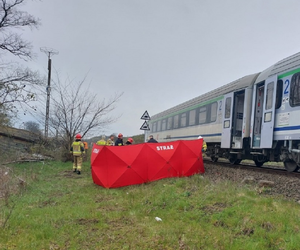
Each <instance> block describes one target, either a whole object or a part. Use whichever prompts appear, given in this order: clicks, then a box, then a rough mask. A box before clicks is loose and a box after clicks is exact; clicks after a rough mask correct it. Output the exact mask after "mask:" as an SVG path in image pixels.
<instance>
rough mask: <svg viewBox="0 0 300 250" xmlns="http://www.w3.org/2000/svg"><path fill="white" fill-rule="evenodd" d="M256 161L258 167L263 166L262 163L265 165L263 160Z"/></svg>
mask: <svg viewBox="0 0 300 250" xmlns="http://www.w3.org/2000/svg"><path fill="white" fill-rule="evenodd" d="M254 162H255V165H256V167H261V166H262V165H264V162H263V161H258V160H255V161H254Z"/></svg>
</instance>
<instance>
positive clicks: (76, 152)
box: [70, 134, 85, 174]
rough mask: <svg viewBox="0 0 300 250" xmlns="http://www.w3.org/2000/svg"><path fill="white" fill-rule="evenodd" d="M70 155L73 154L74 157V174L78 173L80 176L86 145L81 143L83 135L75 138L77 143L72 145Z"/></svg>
mask: <svg viewBox="0 0 300 250" xmlns="http://www.w3.org/2000/svg"><path fill="white" fill-rule="evenodd" d="M70 153H72V154H73V157H74V162H73V172H77V174H80V172H81V166H82V156H83V155H84V154H85V151H84V144H83V143H82V141H81V134H77V135H76V136H75V141H74V142H73V143H72V146H71V148H70Z"/></svg>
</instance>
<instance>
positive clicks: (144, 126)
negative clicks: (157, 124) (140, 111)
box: [140, 121, 150, 130]
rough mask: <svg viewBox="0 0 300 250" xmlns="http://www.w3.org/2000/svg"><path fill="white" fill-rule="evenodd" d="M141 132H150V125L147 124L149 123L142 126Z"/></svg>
mask: <svg viewBox="0 0 300 250" xmlns="http://www.w3.org/2000/svg"><path fill="white" fill-rule="evenodd" d="M140 130H150V127H149V124H148V123H147V121H145V122H144V123H143V125H142V127H141V128H140Z"/></svg>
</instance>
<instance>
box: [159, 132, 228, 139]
mask: <svg viewBox="0 0 300 250" xmlns="http://www.w3.org/2000/svg"><path fill="white" fill-rule="evenodd" d="M221 135H222V134H221V133H218V134H205V135H201V136H202V137H203V138H205V137H211V136H221ZM198 136H199V135H187V136H172V137H171V138H164V139H185V138H195V139H196V138H198Z"/></svg>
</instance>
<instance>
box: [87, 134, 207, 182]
mask: <svg viewBox="0 0 300 250" xmlns="http://www.w3.org/2000/svg"><path fill="white" fill-rule="evenodd" d="M202 142H203V139H197V140H189V141H173V142H167V143H142V144H137V145H129V146H98V145H96V144H94V146H93V149H92V155H91V166H92V177H93V181H94V183H96V184H97V185H100V186H103V187H105V188H117V187H122V186H128V185H135V184H141V183H145V182H150V181H155V180H159V179H163V178H170V177H183V176H190V175H193V174H196V173H204V165H203V159H202Z"/></svg>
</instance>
